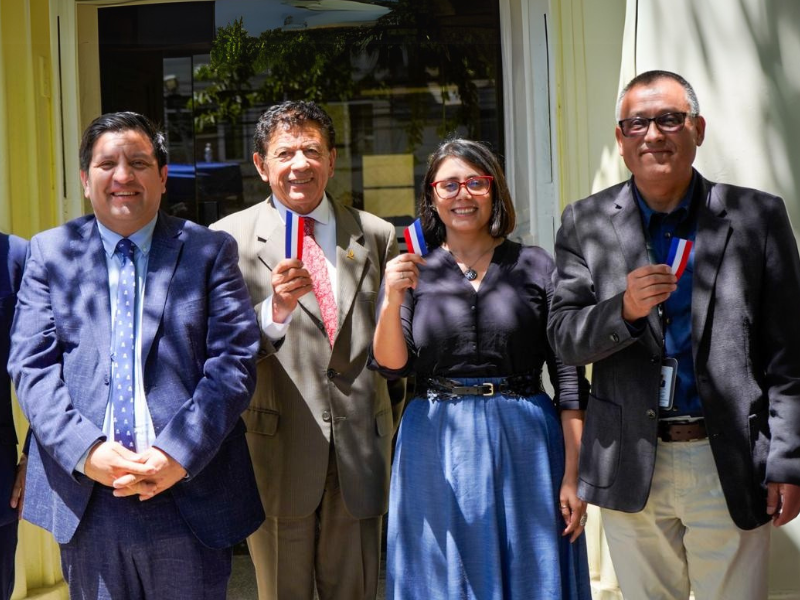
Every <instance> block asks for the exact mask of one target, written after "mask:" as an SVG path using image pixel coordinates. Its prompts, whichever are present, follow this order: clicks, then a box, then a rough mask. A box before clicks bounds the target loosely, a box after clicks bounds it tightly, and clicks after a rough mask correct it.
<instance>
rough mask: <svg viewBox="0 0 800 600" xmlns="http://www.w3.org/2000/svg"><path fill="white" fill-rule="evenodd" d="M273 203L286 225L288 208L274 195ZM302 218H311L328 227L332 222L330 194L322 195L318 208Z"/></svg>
mask: <svg viewBox="0 0 800 600" xmlns="http://www.w3.org/2000/svg"><path fill="white" fill-rule="evenodd" d="M272 202H273V204H274V205H275V208H276V209H277V210H278V214H280V216H281V220H282V221H283V222H284V223H286V211H287V210H288V209H287V208H286V206H285V205H284V204H283V203H282V202H281V201H280V200H278V197H277V196H276V195H275V194H272ZM300 216H301V217H311V218H312V219H314V220H315V221H316V222H317V223H320V224H322V225H327V224H328V223H329V222H330V220H331V203H330V202H329V201H328V194H326V193H324V192H323V194H322V202H320V203H319V204H318V205H317V208H315V209H314V210H312V211H311V212H310V213H308V214H307V215H300Z"/></svg>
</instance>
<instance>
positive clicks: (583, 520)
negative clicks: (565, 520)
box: [578, 513, 589, 527]
mask: <svg viewBox="0 0 800 600" xmlns="http://www.w3.org/2000/svg"><path fill="white" fill-rule="evenodd" d="M588 520H589V515H588V514H587V513H583V515H581V520H580V521H578V523H580V526H581V527H586V521H588Z"/></svg>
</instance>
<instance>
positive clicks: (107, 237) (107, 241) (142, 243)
mask: <svg viewBox="0 0 800 600" xmlns="http://www.w3.org/2000/svg"><path fill="white" fill-rule="evenodd" d="M95 221H96V222H97V229H98V230H99V231H100V239H101V240H102V241H103V248H104V249H105V251H106V254H107V255H108V256H109V257H111V256H114V252H116V250H117V243H118V242H119V241H120V240H121V239H122V238H123V236H121V235H120V234H118V233H115V232H113V231H111V230H110V229H109V228H108V227H106V226H105V225H103V224H102V223H101V222H100V219H95ZM156 221H158V213H156V216H155V217H153V219H152V220H151V221H150V222H149V223H148V224H147V225H145V226H144V227H142V228H141V229H140V230H139V231H137V232H135V233H132V234H131V235H129V236H128V239H129V240H130V241H132V242H133V243H134V244H136V247H137V248H138V249H139V251H140V252H141V253H142V254H144V255H145V256H147V254H148V253H149V252H150V246H151V245H152V243H153V231H155V228H156Z"/></svg>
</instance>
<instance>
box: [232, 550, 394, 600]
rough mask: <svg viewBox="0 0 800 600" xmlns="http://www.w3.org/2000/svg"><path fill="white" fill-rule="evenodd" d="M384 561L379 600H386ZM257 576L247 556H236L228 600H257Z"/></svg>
mask: <svg viewBox="0 0 800 600" xmlns="http://www.w3.org/2000/svg"><path fill="white" fill-rule="evenodd" d="M383 567H384V564H383V561H381V580H380V584H379V587H378V600H385V598H386V593H385V590H384V588H385V583H386V582H385V580H384V572H383ZM257 598H258V592H257V591H256V574H255V571H254V570H253V563H252V561H251V560H250V556H249V555H247V554H234V556H233V573H232V574H231V580H230V582H229V583H228V600H256V599H257Z"/></svg>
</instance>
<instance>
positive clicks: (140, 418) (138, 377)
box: [76, 215, 158, 473]
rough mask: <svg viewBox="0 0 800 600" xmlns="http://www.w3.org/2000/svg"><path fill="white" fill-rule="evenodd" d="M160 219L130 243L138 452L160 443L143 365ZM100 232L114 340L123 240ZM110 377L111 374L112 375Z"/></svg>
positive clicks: (110, 431) (106, 424) (107, 421)
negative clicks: (151, 271) (150, 267)
mask: <svg viewBox="0 0 800 600" xmlns="http://www.w3.org/2000/svg"><path fill="white" fill-rule="evenodd" d="M157 220H158V215H156V217H154V218H153V220H152V221H150V222H149V223H148V224H147V225H145V226H144V227H142V228H141V229H140V230H139V231H137V232H136V233H134V234H132V235H130V236H128V239H129V240H131V241H132V242H133V243H134V244H136V251H135V253H134V257H133V260H134V261H135V262H136V288H137V294H136V316H135V321H134V323H135V337H134V342H135V348H136V351H135V359H134V367H133V368H134V386H135V388H136V390H135V394H134V398H133V410H134V415H135V420H136V426H135V428H134V440H135V442H136V452H142V451H143V450H146V449H147V448H149V447H150V446H152V445H153V442H154V441H155V439H156V434H155V428H154V427H153V419H152V417H151V416H150V409H149V408H148V406H147V398H146V397H145V393H144V377H143V373H144V368H143V367H144V365H143V364H142V327H141V324H142V314H143V311H144V295H145V281H146V280H147V264H148V260H149V258H150V247H151V246H152V244H153V231H154V230H155V227H156V221H157ZM97 229H98V230H99V231H100V239H101V240H102V242H103V249H104V250H105V255H106V266H107V267H108V292H109V296H110V298H111V312H110V313H109V315H108V316H109V319H110V321H111V338H110V339H112V340H113V339H114V334H115V332H114V322H115V319H114V318H113V315H114V314H115V311H116V309H117V285H118V282H119V273H120V269H121V267H122V262H121V259H120V257H119V255H118V254H115V251H116V249H117V242H119V241H120V240H121V239H122V236H121V235H119V234H118V233H114V232H113V231H111V230H110V229H108V228H107V227H105V226H103V225H102V224H101V223H100V221H97ZM111 351H112V348H111V347H110V346H109V348H108V352H109V354H110V353H111ZM109 375H110V374H109ZM111 391H112V389H111V387H110V386H109V390H108V397H109V402H108V405H107V406H106V415H105V418H104V419H103V433H105V434H106V436H107V437H108V440H109V441H113V440H114V410H113V407H112V403H111ZM90 451H91V449H90V450H89V451H87V452H86V454H85V455H84V456H83V457H82V458H81V460H80V461H79V462H78V465H77V467H76V468H77V470H78V471H80V472H81V473H84V472H85V471H84V465H85V464H86V458H87V457H88V456H89V452H90Z"/></svg>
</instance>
